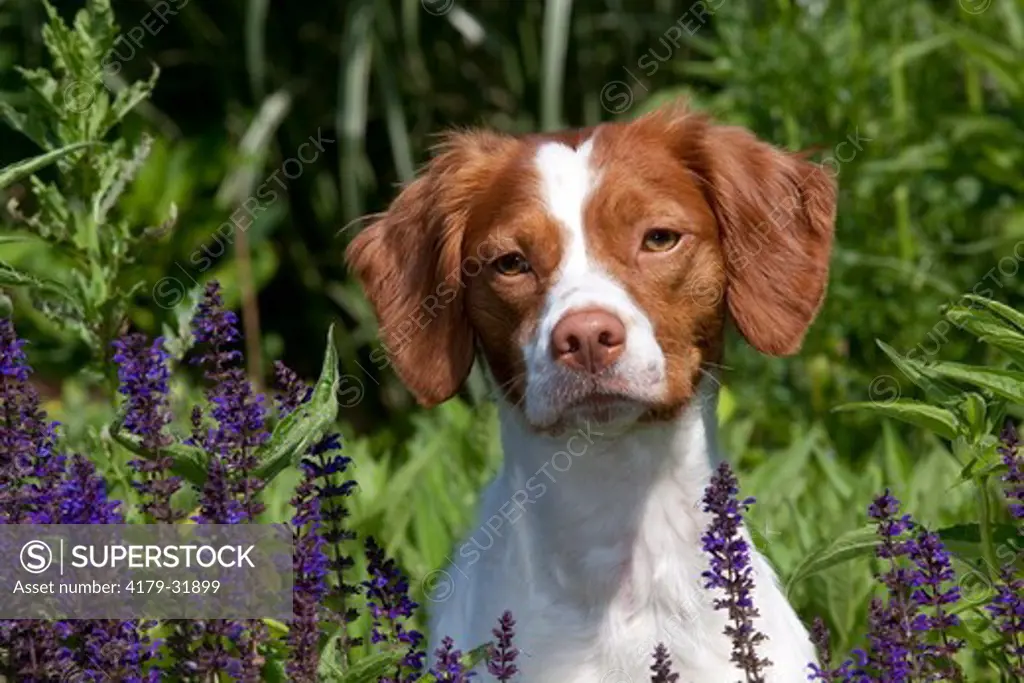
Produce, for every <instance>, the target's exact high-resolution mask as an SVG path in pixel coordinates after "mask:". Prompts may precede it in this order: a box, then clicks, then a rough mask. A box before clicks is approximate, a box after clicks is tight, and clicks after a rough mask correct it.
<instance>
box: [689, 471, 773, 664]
mask: <svg viewBox="0 0 1024 683" xmlns="http://www.w3.org/2000/svg"><path fill="white" fill-rule="evenodd" d="M738 493H739V482H738V481H737V480H736V477H735V476H734V475H733V473H732V469H731V468H730V467H729V464H728V463H724V462H723V463H722V464H721V465H719V467H718V470H717V471H716V472H715V474H714V475H713V476H712V477H711V483H710V484H709V485H708V487H707V489H705V491H704V512H709V513H711V515H712V519H711V524H710V525H709V526H708V528H707V530H706V531H705V532H704V535H703V536H701V542H702V543H703V547H704V552H705V553H707V554H708V557H709V558H710V564H711V569H710V570H708V571H705V572H703V573H702V574H701V575H702V576H703V577H704V579H705V581H706V583H705V586H704V587H705V588H710V589H718V590H721V591H723V592H724V593H725V597H724V598H716V599H715V602H714V605H715V609H721V610H727V611H728V613H729V620H730V624H729V625H728V626H726V627H725V634H726V635H727V636H729V637H730V638H731V639H732V644H733V649H732V660H731V661H732V662H733V663H735V664H736V665H737V666H738V667H739V668H740V670H741V671H743V672H744V673H745V674H746V681H747V683H764V669H766V668H767V667H769V666H771V662H770V661H769V660H768V659H765V658H762V657H759V656H758V654H757V645H758V644H759V643H762V642H764V641H765V640H767V636H765V635H764V634H763V633H760V632H758V631H757V630H756V629H755V628H754V621H753V620H754V618H755V617H758V616H760V613H759V612H758V610H757V608H756V607H755V606H754V602H753V598H752V597H751V592H752V591H753V589H754V579H753V568H752V567H751V565H750V546H749V545H748V544H747V541H746V540H745V539H744V538H743V536H742V534H741V527H742V525H743V512H744V511H745V510H746V509H747V508H749V507H750V505H752V504H753V503H754V499H753V498H747V499H745V500H743V501H742V502H741V501H739V500H738V499H737V498H736V495H737V494H738Z"/></svg>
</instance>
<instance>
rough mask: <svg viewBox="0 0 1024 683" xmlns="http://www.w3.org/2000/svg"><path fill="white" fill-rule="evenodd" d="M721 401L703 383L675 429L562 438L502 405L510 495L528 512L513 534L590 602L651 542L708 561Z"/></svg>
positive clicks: (612, 586)
mask: <svg viewBox="0 0 1024 683" xmlns="http://www.w3.org/2000/svg"><path fill="white" fill-rule="evenodd" d="M717 403H718V401H717V391H716V386H715V385H714V384H713V383H711V382H708V381H704V382H702V383H701V386H700V387H699V388H698V392H697V394H696V395H695V397H694V398H693V399H692V400H691V402H690V404H689V405H688V406H687V407H686V408H685V409H684V410H683V411H682V412H681V414H680V415H679V416H678V417H676V418H675V419H673V420H672V421H667V422H661V423H635V424H632V425H630V426H628V427H625V428H621V427H620V428H612V427H605V426H602V425H599V424H596V423H589V424H588V423H586V422H584V423H582V424H580V425H578V427H577V429H575V430H570V431H568V432H566V433H564V434H563V435H561V436H558V437H554V436H548V435H541V434H538V433H537V432H535V431H533V430H530V429H529V428H528V427H527V426H526V425H525V424H524V422H523V419H522V417H521V414H519V413H517V412H515V411H514V409H512V408H511V407H510V406H507V405H503V406H501V408H500V415H501V438H502V446H503V448H504V452H505V464H504V472H503V479H504V484H505V487H506V490H505V495H507V496H508V497H509V501H510V502H509V507H510V509H515V508H516V507H518V508H521V509H522V510H523V514H522V516H521V519H519V520H517V521H516V522H515V523H514V524H513V525H512V528H511V533H512V534H514V535H515V536H516V537H517V541H518V543H519V544H520V545H526V546H527V547H528V549H529V550H530V551H532V552H531V556H532V557H533V558H534V561H537V558H540V562H541V563H542V564H545V565H547V566H546V571H548V572H550V573H551V574H552V577H551V578H553V579H555V580H556V581H559V582H560V583H562V582H563V581H564V583H565V584H566V585H577V586H584V588H583V590H584V591H585V592H586V593H587V594H589V596H590V599H593V598H595V597H601V596H597V595H594V593H595V592H596V593H606V592H607V591H614V590H616V589H617V586H618V585H619V584H621V580H620V579H621V573H622V572H630V571H631V570H632V569H635V567H632V566H631V565H635V563H636V562H637V561H638V556H639V555H644V554H646V553H645V552H644V548H645V547H646V546H648V545H649V544H660V543H663V542H670V543H673V544H678V545H680V546H681V547H685V548H686V549H689V551H690V552H698V553H699V550H698V548H699V543H700V534H701V533H702V531H703V528H704V525H705V523H706V517H705V516H704V515H703V514H702V512H701V498H702V496H703V492H704V488H705V486H706V485H707V483H708V481H709V479H710V477H711V474H712V471H713V469H714V468H715V467H716V465H717V463H718V454H717V449H716V438H715V433H716V428H717V421H716V414H715V413H716V407H717ZM663 537H664V538H663ZM523 549H524V550H526V549H527V548H523ZM652 550H653V549H652ZM663 550H665V551H670V549H669V548H663ZM563 575H564V576H563ZM570 575H571V578H570ZM609 579H611V580H609ZM588 584H589V585H588ZM603 597H607V596H603Z"/></svg>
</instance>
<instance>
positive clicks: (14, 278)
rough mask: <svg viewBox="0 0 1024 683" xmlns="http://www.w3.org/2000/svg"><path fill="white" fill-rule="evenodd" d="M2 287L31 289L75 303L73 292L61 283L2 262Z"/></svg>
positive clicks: (0, 269)
mask: <svg viewBox="0 0 1024 683" xmlns="http://www.w3.org/2000/svg"><path fill="white" fill-rule="evenodd" d="M0 286H4V287H29V288H30V289H35V290H36V291H37V292H41V293H47V294H54V295H56V296H58V297H60V298H62V299H65V300H68V301H71V302H74V301H75V298H74V295H73V294H72V292H71V291H70V290H69V289H68V288H67V287H65V286H64V285H63V284H61V283H60V282H57V281H56V280H49V279H46V278H40V277H36V276H35V275H31V274H29V273H26V272H25V271H22V270H18V269H17V268H15V267H14V266H12V265H10V264H8V263H5V262H3V261H0Z"/></svg>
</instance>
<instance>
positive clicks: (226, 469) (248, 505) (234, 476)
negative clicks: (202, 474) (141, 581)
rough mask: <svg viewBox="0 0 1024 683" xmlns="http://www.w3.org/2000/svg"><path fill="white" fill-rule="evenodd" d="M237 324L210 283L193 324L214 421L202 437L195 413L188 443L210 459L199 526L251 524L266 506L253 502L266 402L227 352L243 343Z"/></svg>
mask: <svg viewBox="0 0 1024 683" xmlns="http://www.w3.org/2000/svg"><path fill="white" fill-rule="evenodd" d="M237 324H238V318H237V317H236V316H235V315H234V314H233V313H231V312H230V311H225V310H223V300H222V299H221V296H220V286H219V285H218V284H217V283H216V282H211V283H210V284H208V285H207V287H206V294H205V297H204V299H203V301H202V303H200V305H199V307H198V310H197V312H196V315H195V318H194V319H193V321H192V329H193V334H194V335H195V338H196V340H197V341H198V342H200V343H202V344H206V345H207V349H206V351H205V352H204V353H203V354H201V355H200V356H198V357H197V358H196V361H197V362H199V363H200V364H202V365H203V367H204V371H205V375H206V378H207V379H208V380H210V381H211V382H212V386H211V388H210V389H209V390H207V392H206V395H207V399H208V400H209V403H210V405H211V409H210V417H212V418H213V421H214V425H213V426H211V427H208V428H206V429H205V433H204V429H203V424H202V412H200V411H193V416H192V423H193V438H192V439H191V440H190V441H191V442H192V443H193V444H194V445H197V446H201V447H202V448H204V449H205V450H206V451H207V452H208V453H209V455H210V462H209V471H208V473H207V481H206V484H205V485H204V487H203V491H202V495H201V504H200V512H199V515H198V516H197V517H196V518H195V519H196V521H198V522H201V523H215V524H216V523H219V524H236V523H241V522H251V521H253V520H254V519H255V518H256V516H257V515H259V514H260V513H261V512H262V511H263V507H264V506H263V504H262V503H260V502H259V500H258V499H257V496H258V495H259V492H260V491H261V490H262V489H263V485H264V484H263V482H262V481H261V480H260V479H258V478H257V477H255V476H253V472H254V471H255V470H256V467H257V466H258V465H259V461H258V457H257V455H256V449H258V448H259V447H260V446H261V445H263V444H264V443H265V442H266V441H267V439H269V438H270V433H269V432H268V431H267V429H266V406H265V405H264V404H265V397H264V396H263V395H262V394H257V393H256V392H255V391H253V388H252V385H251V384H250V383H249V381H248V380H247V379H246V377H245V372H244V371H243V370H242V369H241V368H240V367H236V366H235V364H236V363H237V362H238V361H239V360H241V358H242V355H241V353H240V352H238V351H234V350H231V349H230V348H229V347H230V345H232V344H234V343H235V342H237V341H238V340H239V339H240V338H241V335H240V334H239V332H238V328H237Z"/></svg>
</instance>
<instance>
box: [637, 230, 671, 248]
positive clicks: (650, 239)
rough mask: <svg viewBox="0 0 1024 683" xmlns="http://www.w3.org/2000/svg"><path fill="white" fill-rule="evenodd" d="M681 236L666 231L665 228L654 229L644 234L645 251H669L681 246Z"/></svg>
mask: <svg viewBox="0 0 1024 683" xmlns="http://www.w3.org/2000/svg"><path fill="white" fill-rule="evenodd" d="M679 239H680V235H679V233H678V232H673V231H671V230H666V229H665V228H654V229H653V230H648V231H647V232H645V233H644V241H643V249H644V251H668V250H669V249H671V248H672V247H674V246H676V245H677V244H679Z"/></svg>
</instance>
